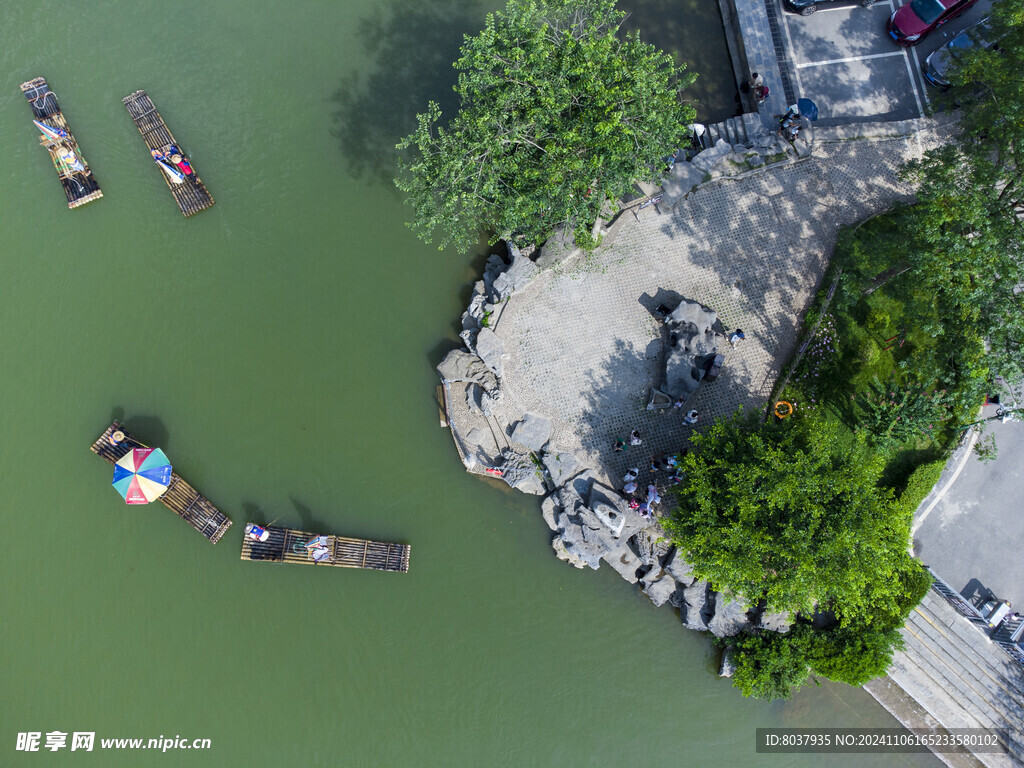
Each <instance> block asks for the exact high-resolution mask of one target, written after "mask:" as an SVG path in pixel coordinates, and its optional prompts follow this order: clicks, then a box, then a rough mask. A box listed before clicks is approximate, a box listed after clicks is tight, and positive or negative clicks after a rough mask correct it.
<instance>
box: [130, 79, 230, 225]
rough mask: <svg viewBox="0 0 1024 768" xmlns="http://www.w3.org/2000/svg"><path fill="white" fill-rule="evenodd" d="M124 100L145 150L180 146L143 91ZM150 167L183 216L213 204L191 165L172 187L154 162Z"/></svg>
mask: <svg viewBox="0 0 1024 768" xmlns="http://www.w3.org/2000/svg"><path fill="white" fill-rule="evenodd" d="M123 101H124V106H125V108H126V109H127V110H128V114H129V115H131V116H132V120H134V121H135V126H136V127H137V128H138V129H139V133H141V134H142V138H143V140H144V141H145V142H146V148H147V149H148V150H150V151H152V150H154V149H155V150H158V151H160V152H164V151H165V150H166V148H167V147H168V146H170V145H174V146H176V147H180V146H181V145H180V144H178V142H177V140H176V139H175V138H174V136H173V134H171V130H170V129H169V128H168V127H167V125H166V123H164V119H163V118H162V117H160V113H159V112H157V111H156V107H155V106H154V105H153V101H152V100H151V99H150V98H149V96H147V95H146V92H145V91H136V92H135V93H133V94H130V95H128V96H125V97H124V99H123ZM191 162H192V159H191V157H190V158H189V164H190V165H191ZM153 165H154V166H155V167H156V170H157V173H159V174H160V176H161V177H162V178H163V180H164V182H165V183H166V184H167V186H168V188H169V189H170V190H171V194H172V195H173V196H174V201H175V202H176V203H177V204H178V207H179V208H181V212H182V213H183V214H185V216H191V215H193V214H195V213H199V212H200V211H203V210H206V209H207V208H209V207H210V206H211V205H213V203H214V200H213V196H212V195H211V194H210V193H209V191H208V190H207V189H206V185H205V184H203V180H202V179H200V178H199V174H198V173H197V172H196V169H195V166H194V165H192V166H191V167H192V173H191V174H190V175H188V176H186V177H185V181H183V182H182V183H181V184H175V183H174V182H173V181H171V180H170V179H169V178H168V177H167V174H166V173H164V172H163V171H162V170H160V167H159V166H158V165H156V163H155V162H154V163H153Z"/></svg>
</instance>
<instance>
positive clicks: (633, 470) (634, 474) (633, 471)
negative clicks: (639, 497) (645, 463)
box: [622, 467, 640, 483]
mask: <svg viewBox="0 0 1024 768" xmlns="http://www.w3.org/2000/svg"><path fill="white" fill-rule="evenodd" d="M638 477H640V469H639V468H638V467H630V468H629V469H627V470H626V474H625V476H624V477H623V478H622V479H623V481H624V482H627V483H629V482H632V481H633V480H636V479H637V478H638Z"/></svg>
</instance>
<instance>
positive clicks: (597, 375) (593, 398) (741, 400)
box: [576, 339, 760, 486]
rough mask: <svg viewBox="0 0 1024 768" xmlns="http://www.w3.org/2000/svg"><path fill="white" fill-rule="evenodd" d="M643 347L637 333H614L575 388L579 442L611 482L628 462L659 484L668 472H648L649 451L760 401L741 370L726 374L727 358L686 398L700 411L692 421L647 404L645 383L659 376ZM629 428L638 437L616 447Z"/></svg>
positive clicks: (680, 441) (674, 445)
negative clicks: (583, 383)
mask: <svg viewBox="0 0 1024 768" xmlns="http://www.w3.org/2000/svg"><path fill="white" fill-rule="evenodd" d="M647 347H648V345H647V344H645V343H644V340H642V339H636V340H632V341H631V342H627V341H626V340H624V339H617V340H616V342H615V345H614V348H613V349H612V351H611V353H610V354H609V355H608V356H607V357H606V358H605V359H604V360H601V361H597V362H595V363H594V364H593V365H591V366H590V368H589V369H588V370H587V372H586V373H587V379H588V381H589V384H590V386H589V387H588V388H587V389H586V390H584V391H583V392H581V393H580V395H581V397H582V399H583V407H582V409H581V413H580V415H579V417H578V423H577V424H576V431H577V435H578V438H579V440H580V444H581V446H582V447H583V449H584V451H586V452H587V453H588V454H590V455H591V456H593V457H595V460H596V463H597V466H598V468H599V469H600V470H601V471H603V472H604V473H606V474H607V475H608V477H610V478H611V479H612V481H613V483H614V482H617V481H618V479H619V478H621V477H622V475H623V474H625V472H626V469H628V468H629V467H638V468H640V470H641V479H642V480H643V484H646V483H649V482H657V483H658V484H659V485H662V486H664V485H665V484H667V480H668V475H667V474H666V473H664V472H661V473H651V471H650V469H649V467H650V463H651V457H652V456H654V455H656V454H659V453H668V454H673V453H678V452H680V451H682V450H683V449H684V448H688V447H689V444H690V438H691V437H692V436H693V434H695V431H696V430H700V429H704V428H707V427H708V426H710V425H711V424H713V423H714V422H715V421H716V420H717V419H719V418H722V417H725V416H728V415H730V414H732V413H733V412H734V411H735V410H736V408H737V407H738V406H740V405H743V406H744V407H748V408H757V407H759V406H760V399H759V398H758V396H757V394H756V393H753V392H751V390H750V388H749V387H748V386H747V385H746V384H745V383H744V380H743V378H742V377H741V376H737V375H728V374H729V373H730V369H729V367H728V365H729V363H728V358H727V361H726V366H727V367H726V368H725V369H723V375H722V376H721V377H720V378H719V379H718V380H717V381H714V382H710V383H708V382H703V383H701V385H700V386H699V387H698V388H697V391H696V392H695V393H694V394H693V395H692V396H691V398H690V399H689V400H688V401H687V404H686V409H689V408H695V409H696V410H697V411H698V413H699V414H700V422H699V423H698V425H697V426H695V427H694V426H689V425H687V424H686V423H685V422H684V421H683V413H682V411H681V410H674V409H672V408H668V409H665V410H647V402H648V396H649V394H650V387H651V386H652V385H653V384H655V382H656V381H657V380H658V379H659V378H660V372H659V371H658V364H659V361H658V359H657V356H656V355H655V356H652V355H651V354H649V350H648V353H645V352H644V350H645V348H647ZM634 429H635V430H637V431H639V432H640V436H641V439H642V440H643V443H642V444H641V445H639V446H631V447H627V448H626V449H625V450H624V451H621V452H616V451H615V449H614V447H615V440H616V438H618V437H621V438H625V437H626V436H627V435H629V433H630V431H631V430H634Z"/></svg>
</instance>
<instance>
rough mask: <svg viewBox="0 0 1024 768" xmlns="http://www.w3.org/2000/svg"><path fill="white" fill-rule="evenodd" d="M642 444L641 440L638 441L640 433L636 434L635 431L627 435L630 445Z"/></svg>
mask: <svg viewBox="0 0 1024 768" xmlns="http://www.w3.org/2000/svg"><path fill="white" fill-rule="evenodd" d="M642 442H643V440H641V439H640V433H639V432H637V431H636V430H635V429H634V430H633V431H632V432H630V433H629V444H630V445H640V444H641V443H642Z"/></svg>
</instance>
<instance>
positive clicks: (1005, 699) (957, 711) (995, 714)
mask: <svg viewBox="0 0 1024 768" xmlns="http://www.w3.org/2000/svg"><path fill="white" fill-rule="evenodd" d="M903 637H904V640H905V642H906V650H905V651H904V652H902V653H897V654H896V655H895V656H894V658H893V665H892V668H891V669H890V672H889V674H890V677H891V678H892V679H893V680H894V681H895V682H896V683H897V684H899V685H900V687H902V688H903V689H904V690H905V691H907V692H908V693H909V694H910V695H911V696H912V697H913V698H915V699H916V700H917V701H919V702H920V703H921V705H922V706H924V708H925V709H926V710H927V711H928V712H930V713H931V714H932V716H933V717H935V718H936V719H937V720H939V721H940V722H941V723H942V724H943V725H944V726H946V727H947V728H958V727H985V728H999V729H1003V730H1006V731H1007V732H1008V734H1009V737H1010V744H1009V750H1010V754H1011V756H1012V758H1013V759H1015V760H1018V761H1024V743H1022V742H1024V733H1022V731H1021V723H1022V722H1024V670H1022V669H1021V668H1020V667H1019V666H1017V665H1016V664H1015V663H1014V662H1013V661H1011V660H1010V659H1009V658H1008V657H1006V655H1005V654H1004V653H1003V651H1002V649H1001V648H999V647H998V646H997V645H996V644H995V643H993V642H992V641H991V640H989V639H988V637H986V636H985V634H984V633H983V632H981V631H979V630H978V629H976V628H975V627H974V626H972V625H971V624H970V623H969V622H967V621H966V620H964V619H963V618H962V617H961V616H960V615H959V614H957V613H956V611H955V610H954V609H953V608H952V607H951V606H950V605H949V604H948V603H947V602H946V601H945V600H944V599H943V598H942V597H941V596H939V595H937V594H935V593H934V592H931V591H930V592H929V593H928V594H927V595H926V596H925V598H924V600H922V602H921V604H920V605H919V606H918V607H917V608H916V609H915V610H914V611H913V612H911V614H910V617H909V619H908V621H907V625H906V627H905V628H904V631H903ZM978 759H980V760H981V761H982V762H983V763H985V764H986V765H993V766H1001V765H1008V764H1009V762H1008V758H1007V756H1006V755H994V754H993V755H989V754H982V753H979V754H978Z"/></svg>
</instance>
